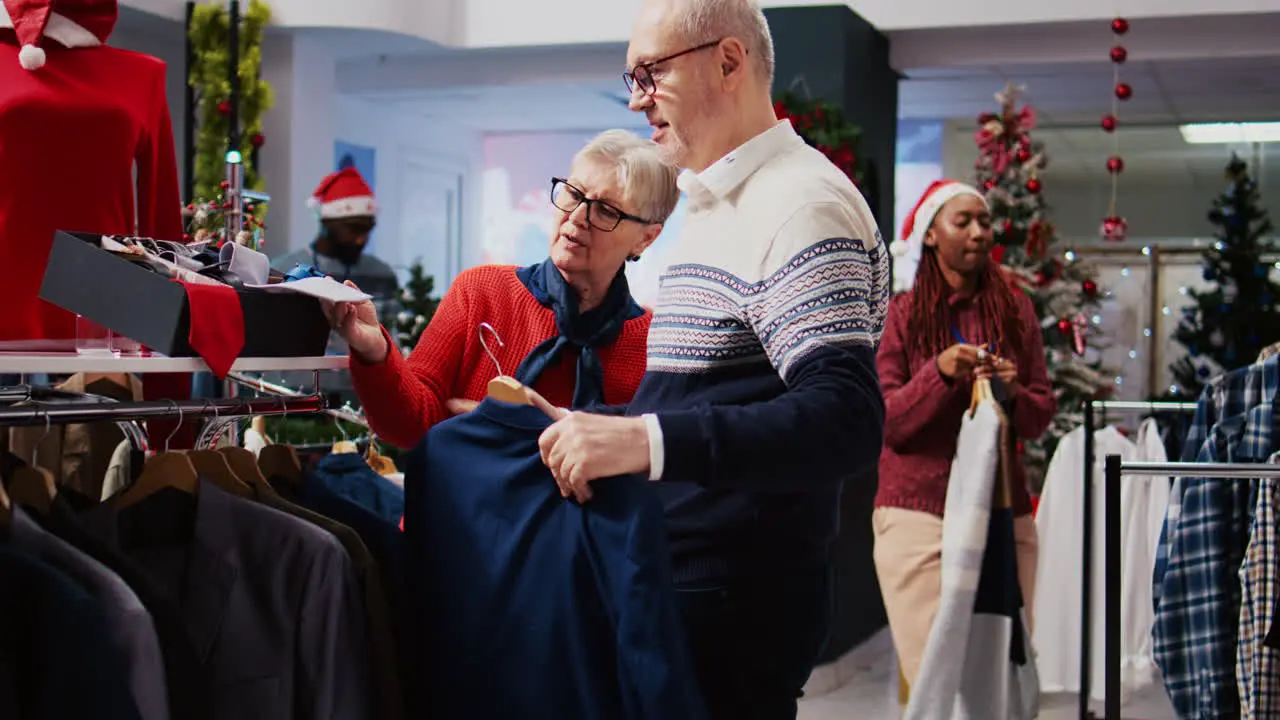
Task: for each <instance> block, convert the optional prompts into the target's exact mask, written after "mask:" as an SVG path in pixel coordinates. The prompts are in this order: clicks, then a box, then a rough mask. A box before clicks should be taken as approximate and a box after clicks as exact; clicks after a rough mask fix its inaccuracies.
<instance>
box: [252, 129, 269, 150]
mask: <svg viewBox="0 0 1280 720" xmlns="http://www.w3.org/2000/svg"><path fill="white" fill-rule="evenodd" d="M249 142H250V143H251V144H252V145H253V146H254V147H256V148H260V147H262V146H263V145H265V144H266V143H267V136H265V135H263V134H262V133H257V134H255V135H254V136H253V137H251V138H249Z"/></svg>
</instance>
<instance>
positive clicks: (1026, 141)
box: [1018, 135, 1031, 150]
mask: <svg viewBox="0 0 1280 720" xmlns="http://www.w3.org/2000/svg"><path fill="white" fill-rule="evenodd" d="M1018 145H1019V146H1021V147H1022V148H1023V149H1026V150H1030V149H1031V136H1030V135H1023V136H1022V138H1021V139H1020V140H1018Z"/></svg>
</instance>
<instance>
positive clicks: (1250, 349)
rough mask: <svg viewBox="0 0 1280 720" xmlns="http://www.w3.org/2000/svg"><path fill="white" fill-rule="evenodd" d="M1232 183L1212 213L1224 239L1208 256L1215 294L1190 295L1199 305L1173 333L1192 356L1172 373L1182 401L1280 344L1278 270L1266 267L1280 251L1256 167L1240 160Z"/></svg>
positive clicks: (1229, 174) (1231, 169)
mask: <svg viewBox="0 0 1280 720" xmlns="http://www.w3.org/2000/svg"><path fill="white" fill-rule="evenodd" d="M1226 179H1227V182H1228V185H1227V189H1226V190H1225V191H1224V192H1223V193H1222V194H1221V195H1219V196H1218V198H1217V199H1215V200H1214V201H1213V207H1212V209H1210V210H1209V222H1211V223H1213V224H1214V225H1215V226H1216V227H1217V232H1216V233H1215V235H1216V236H1217V238H1218V239H1217V241H1216V242H1214V244H1213V246H1212V247H1210V248H1209V249H1208V250H1206V251H1205V253H1204V279H1205V282H1209V283H1214V287H1213V288H1212V289H1210V290H1194V289H1193V290H1190V291H1188V295H1190V297H1191V299H1192V300H1193V301H1194V304H1192V305H1188V306H1186V307H1184V308H1183V309H1182V320H1181V321H1180V322H1179V323H1178V328H1177V329H1176V330H1175V331H1174V333H1173V337H1174V339H1175V340H1177V341H1178V342H1179V343H1180V344H1181V345H1182V346H1183V347H1185V348H1186V349H1187V354H1186V355H1185V356H1184V357H1182V358H1180V359H1179V360H1178V361H1176V362H1174V363H1173V364H1172V365H1171V366H1170V367H1169V369H1170V370H1171V371H1172V372H1173V376H1174V379H1175V380H1176V381H1177V386H1176V388H1177V389H1176V392H1175V394H1179V395H1184V396H1191V397H1195V396H1198V395H1199V394H1200V390H1201V388H1202V387H1203V385H1204V382H1205V381H1206V380H1208V378H1209V377H1210V376H1212V375H1215V374H1218V373H1219V372H1223V371H1228V370H1235V369H1236V368H1240V367H1244V366H1246V365H1248V364H1250V363H1253V362H1255V361H1256V360H1257V358H1258V354H1259V353H1260V352H1262V350H1263V349H1264V348H1266V347H1267V346H1268V345H1271V344H1272V343H1275V342H1280V311H1278V310H1277V308H1276V299H1277V298H1280V286H1277V284H1276V283H1275V282H1274V281H1273V280H1272V279H1271V270H1272V269H1273V266H1272V265H1271V264H1270V263H1269V262H1266V261H1264V260H1263V256H1265V255H1271V254H1274V253H1275V252H1276V251H1277V249H1280V243H1277V242H1276V240H1275V238H1272V237H1269V235H1270V233H1271V230H1272V227H1271V219H1270V218H1269V217H1268V214H1267V211H1266V209H1265V208H1264V207H1262V204H1261V198H1260V197H1259V195H1258V184H1257V183H1256V182H1254V180H1253V178H1252V177H1250V176H1249V166H1248V165H1247V164H1246V163H1245V162H1244V161H1243V160H1241V159H1240V158H1239V157H1237V156H1235V155H1232V156H1231V162H1230V163H1228V164H1227V171H1226Z"/></svg>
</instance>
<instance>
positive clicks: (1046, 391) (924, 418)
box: [875, 293, 1058, 517]
mask: <svg viewBox="0 0 1280 720" xmlns="http://www.w3.org/2000/svg"><path fill="white" fill-rule="evenodd" d="M1017 296H1018V309H1019V316H1020V319H1021V322H1022V335H1021V336H1020V338H1018V341H1017V342H1011V343H1009V345H1010V346H1011V347H1009V348H1008V349H1006V350H1005V353H1006V354H1008V355H1012V358H1011V359H1012V360H1013V361H1014V363H1015V364H1017V366H1018V383H1019V385H1020V386H1021V387H1020V389H1019V390H1018V393H1017V395H1016V396H1015V397H1014V401H1013V402H1014V405H1013V413H1012V415H1011V416H1010V418H1009V419H1010V422H1012V423H1013V425H1014V431H1015V433H1016V435H1017V437H1018V438H1019V439H1020V440H1031V439H1034V438H1037V437H1040V434H1041V433H1043V432H1044V431H1045V429H1046V428H1048V427H1049V423H1050V422H1052V420H1053V416H1054V413H1056V412H1057V408H1058V402H1057V399H1056V398H1055V397H1054V394H1053V385H1052V384H1051V383H1050V381H1049V376H1048V374H1047V371H1046V370H1045V363H1044V341H1043V340H1042V339H1041V337H1040V323H1039V322H1037V321H1036V314H1035V308H1033V307H1032V305H1031V301H1030V300H1029V299H1027V297H1026V296H1025V295H1023V294H1022V293H1017ZM948 302H950V303H951V308H952V313H953V317H955V318H956V324H957V325H958V326H959V328H958V329H959V331H960V334H961V335H962V336H963V337H964V338H965V339H966V340H968V342H970V343H971V344H974V345H985V344H986V343H987V342H988V339H987V335H986V331H985V330H984V326H985V325H987V323H984V322H983V318H982V317H981V311H980V310H979V309H978V307H977V306H976V305H974V303H973V302H972V301H971V298H970V297H969V296H966V295H963V294H960V293H954V294H952V295H951V297H950V298H949V300H948ZM910 311H911V294H910V293H903V294H901V295H897V296H895V297H894V298H892V299H891V300H890V301H889V314H888V317H887V319H886V320H885V326H884V335H883V336H882V337H881V339H880V349H879V351H878V352H877V354H876V369H877V371H878V372H879V375H880V390H881V392H883V393H884V405H885V418H884V449H883V450H882V451H881V453H880V487H879V490H877V492H876V500H875V506H876V507H896V508H903V509H906V510H920V511H923V512H927V513H932V514H934V515H939V516H941V515H942V509H943V508H944V507H945V506H946V503H947V479H948V478H949V477H950V474H951V460H952V458H954V457H955V454H956V439H957V436H958V435H959V434H960V421H961V418H962V417H963V416H964V413H965V411H966V410H968V409H969V401H970V397H971V395H972V392H973V383H972V382H950V381H948V380H947V379H945V378H944V377H943V376H942V373H940V372H939V371H938V364H937V360H936V358H937V356H936V355H924V354H923V353H920V352H918V351H916V350H915V349H914V347H912V346H911V345H910V344H909V343H908V342H907V339H908V338H907V314H908V313H909V312H910ZM1013 484H1014V488H1013V498H1012V500H1013V514H1014V516H1015V517H1018V516H1022V515H1027V514H1030V512H1031V496H1030V493H1029V492H1028V491H1027V482H1026V475H1025V474H1024V472H1023V470H1022V466H1021V465H1020V464H1018V463H1015V464H1014V467H1013Z"/></svg>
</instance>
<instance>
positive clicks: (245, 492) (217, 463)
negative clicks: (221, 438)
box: [187, 450, 253, 498]
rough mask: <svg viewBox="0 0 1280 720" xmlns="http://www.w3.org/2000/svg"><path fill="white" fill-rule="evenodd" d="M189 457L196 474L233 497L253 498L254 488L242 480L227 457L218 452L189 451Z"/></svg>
mask: <svg viewBox="0 0 1280 720" xmlns="http://www.w3.org/2000/svg"><path fill="white" fill-rule="evenodd" d="M187 457H188V458H190V459H191V464H192V466H194V467H195V469H196V472H197V473H199V474H200V475H201V476H202V477H204V478H205V479H206V480H209V481H210V482H212V483H213V484H214V485H217V486H218V487H220V488H222V489H223V490H226V491H227V492H229V493H231V494H233V495H239V496H240V497H242V498H253V488H251V487H249V486H248V485H246V484H245V483H244V482H243V481H241V480H240V476H238V475H236V473H235V471H234V470H232V469H231V465H230V464H228V463H227V458H226V456H224V455H222V454H221V453H219V452H218V451H217V450H189V451H187Z"/></svg>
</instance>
